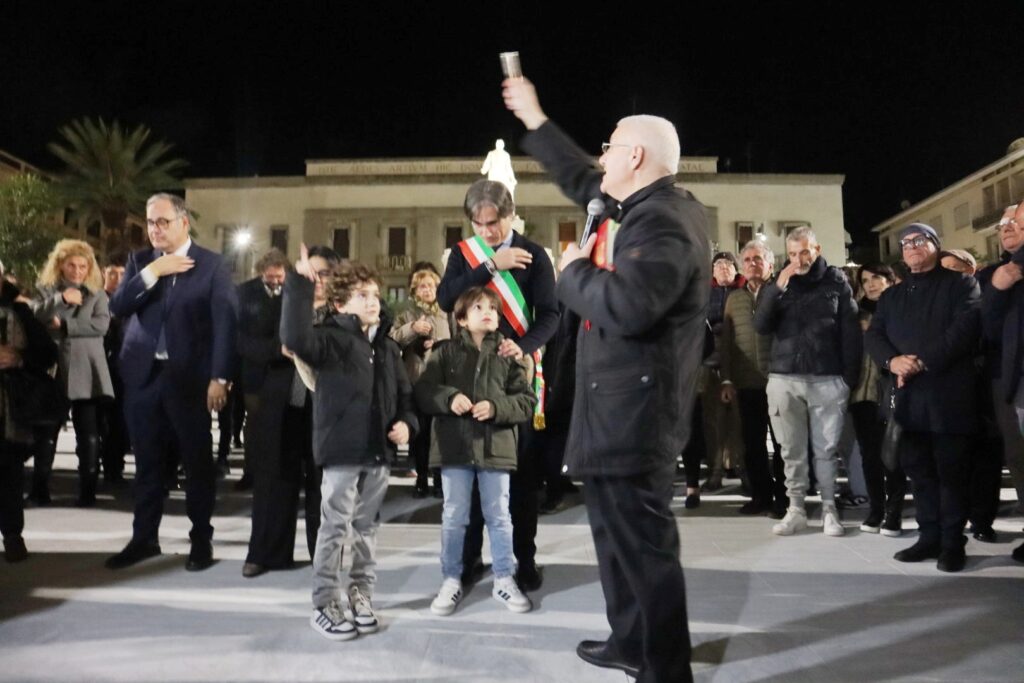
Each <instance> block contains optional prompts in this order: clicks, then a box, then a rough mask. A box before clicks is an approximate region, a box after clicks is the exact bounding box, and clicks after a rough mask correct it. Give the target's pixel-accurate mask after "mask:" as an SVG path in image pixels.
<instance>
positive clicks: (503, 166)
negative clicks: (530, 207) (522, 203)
mask: <svg viewBox="0 0 1024 683" xmlns="http://www.w3.org/2000/svg"><path fill="white" fill-rule="evenodd" d="M480 173H481V174H482V175H486V176H487V179H488V180H496V181H498V182H499V183H501V184H503V185H504V186H505V187H507V188H508V191H509V194H511V195H512V199H515V197H516V183H517V181H516V173H515V171H513V170H512V157H510V156H509V154H508V152H506V151H505V141H504V140H502V139H501V138H498V139H497V140H495V141H494V149H492V150H491V151H490V152H488V153H487V158H486V159H484V165H483V166H481V167H480Z"/></svg>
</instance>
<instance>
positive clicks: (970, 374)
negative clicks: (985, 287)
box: [864, 266, 981, 434]
mask: <svg viewBox="0 0 1024 683" xmlns="http://www.w3.org/2000/svg"><path fill="white" fill-rule="evenodd" d="M980 303H981V293H980V290H979V289H978V283H977V282H976V281H975V280H974V278H973V277H971V276H970V275H964V274H962V273H956V272H953V271H951V270H946V269H945V268H943V267H941V266H936V267H935V268H933V269H931V270H929V271H928V272H926V273H911V274H910V275H909V276H908V277H907V279H906V280H904V281H903V282H901V283H899V284H898V285H893V286H892V287H890V288H888V289H887V290H885V291H884V292H883V293H882V297H881V298H880V299H879V300H878V308H877V310H876V311H875V314H874V316H872V318H871V327H869V328H868V331H867V332H866V333H865V335H864V343H865V345H866V347H867V350H868V353H869V354H871V358H872V359H873V360H874V361H875V362H876V363H878V366H879V367H881V368H888V365H887V364H888V362H889V361H890V360H891V359H892V358H893V357H895V356H899V355H904V354H911V355H916V356H917V357H918V358H919V359H920V360H921V362H923V363H924V365H925V368H926V369H925V371H924V372H921V373H919V374H917V375H915V376H913V377H912V378H911V379H910V380H909V381H908V382H907V384H906V385H905V386H904V387H903V388H902V389H900V390H898V391H897V394H896V421H897V422H899V424H900V425H901V426H902V427H903V428H904V429H906V430H908V431H915V432H931V433H934V434H973V433H974V431H975V428H976V419H977V409H976V408H977V407H976V405H975V400H974V397H975V392H974V387H975V380H976V375H975V372H976V366H975V363H974V356H975V354H976V352H977V348H978V334H979V316H978V313H979V305H980Z"/></svg>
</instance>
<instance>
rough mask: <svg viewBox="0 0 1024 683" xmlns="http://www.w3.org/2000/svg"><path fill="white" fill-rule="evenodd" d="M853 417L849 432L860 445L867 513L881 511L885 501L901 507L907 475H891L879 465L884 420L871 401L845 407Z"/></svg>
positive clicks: (895, 473) (897, 471) (899, 469)
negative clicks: (868, 501) (853, 433)
mask: <svg viewBox="0 0 1024 683" xmlns="http://www.w3.org/2000/svg"><path fill="white" fill-rule="evenodd" d="M849 411H850V415H851V416H852V417H853V429H854V431H855V432H856V433H857V443H858V444H859V445H860V458H861V466H862V469H863V470H864V485H865V486H866V487H867V489H868V500H870V501H871V503H870V505H871V510H872V511H873V512H881V511H882V510H883V508H885V504H886V502H890V503H895V502H896V501H899V503H900V504H901V505H902V504H903V496H904V495H905V494H906V492H907V475H906V474H905V473H904V472H903V469H902V468H900V467H897V468H896V471H895V472H886V470H885V465H883V464H882V438H883V437H884V435H885V419H884V418H883V417H882V415H881V413H880V412H879V410H878V404H877V403H875V402H874V401H858V402H857V403H853V404H851V405H850V407H849Z"/></svg>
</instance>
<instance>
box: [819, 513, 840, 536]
mask: <svg viewBox="0 0 1024 683" xmlns="http://www.w3.org/2000/svg"><path fill="white" fill-rule="evenodd" d="M821 528H822V529H823V530H824V531H825V535H826V536H842V535H844V534H845V533H846V529H844V528H843V524H842V522H840V521H839V510H837V509H836V508H835V506H834V505H824V506H822V508H821Z"/></svg>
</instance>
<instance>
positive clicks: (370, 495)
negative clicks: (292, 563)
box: [313, 465, 390, 608]
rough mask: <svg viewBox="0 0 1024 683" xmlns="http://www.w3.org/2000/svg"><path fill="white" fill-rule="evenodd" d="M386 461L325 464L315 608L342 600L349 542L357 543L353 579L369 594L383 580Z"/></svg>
mask: <svg viewBox="0 0 1024 683" xmlns="http://www.w3.org/2000/svg"><path fill="white" fill-rule="evenodd" d="M389 472H390V469H389V468H388V467H387V466H386V465H381V466H379V467H362V466H357V465H343V466H336V467H325V468H324V476H323V481H322V483H321V484H320V495H321V501H322V502H321V503H320V530H319V531H318V532H317V535H316V552H315V553H314V555H313V607H314V608H319V607H324V606H326V605H327V604H328V603H330V602H331V601H332V600H333V601H336V602H338V603H339V604H344V603H342V602H341V592H342V591H341V563H342V559H343V557H344V551H345V541H346V540H348V539H349V538H351V542H352V569H351V570H350V571H349V578H350V579H351V581H352V583H353V584H355V585H357V586H359V588H360V589H361V590H362V592H363V594H364V595H366V596H367V597H371V596H372V595H373V586H374V584H375V583H376V582H377V572H376V568H377V559H376V548H377V527H378V526H380V506H381V504H382V503H383V502H384V494H385V493H386V492H387V490H388V474H389Z"/></svg>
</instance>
